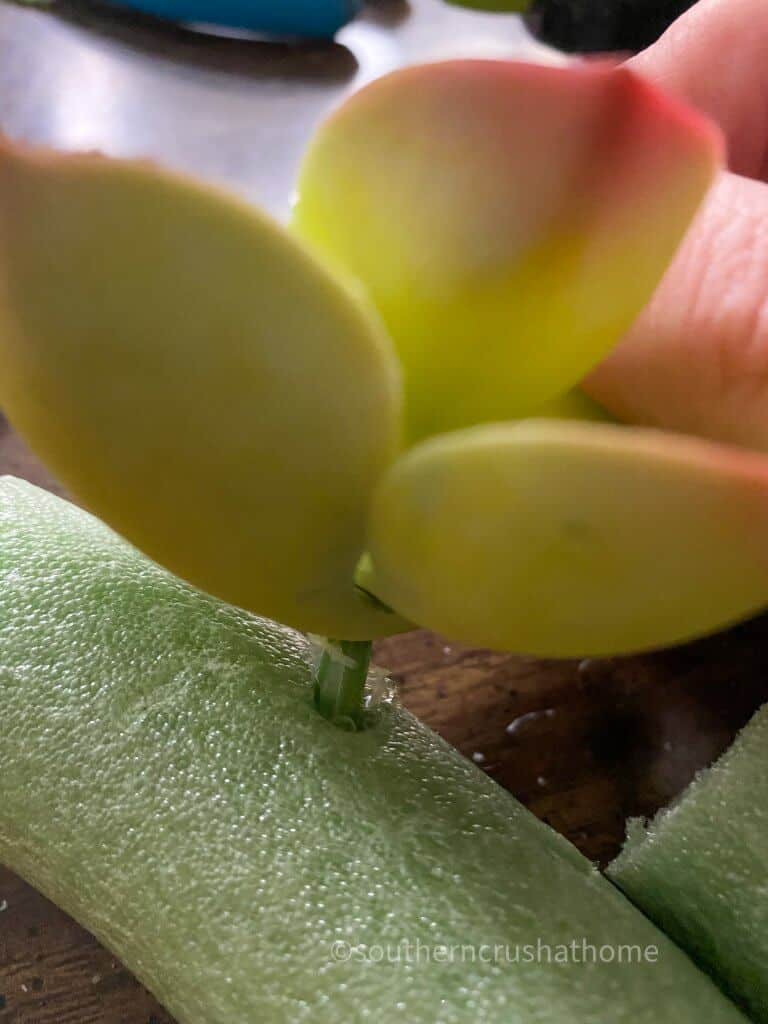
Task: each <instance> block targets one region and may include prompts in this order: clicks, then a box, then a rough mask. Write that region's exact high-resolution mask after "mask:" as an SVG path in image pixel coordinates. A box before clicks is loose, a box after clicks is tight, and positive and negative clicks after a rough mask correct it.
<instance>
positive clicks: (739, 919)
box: [609, 706, 768, 1021]
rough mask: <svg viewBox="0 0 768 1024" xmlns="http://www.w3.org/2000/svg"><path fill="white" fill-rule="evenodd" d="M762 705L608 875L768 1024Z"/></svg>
mask: <svg viewBox="0 0 768 1024" xmlns="http://www.w3.org/2000/svg"><path fill="white" fill-rule="evenodd" d="M767 809H768V706H766V707H764V708H763V709H762V710H761V711H759V712H758V713H757V714H756V715H755V717H754V718H753V719H752V721H751V722H750V724H749V725H748V726H747V728H746V729H744V731H743V732H742V734H741V736H740V737H739V738H738V740H737V741H736V743H735V744H734V746H733V747H732V748H731V749H730V750H729V751H728V752H727V753H726V754H725V755H724V756H723V757H722V758H721V759H720V761H718V762H717V764H715V766H714V767H713V768H712V769H711V770H710V771H708V772H704V773H702V774H701V775H700V776H699V777H698V778H697V779H696V780H695V781H694V782H693V784H692V785H691V786H690V787H689V789H688V790H687V792H686V793H685V794H684V795H683V796H682V798H681V799H680V800H679V801H677V803H676V804H674V805H673V806H672V807H671V808H670V809H669V810H666V811H663V812H662V813H661V814H660V815H659V816H658V817H657V818H656V819H655V820H654V821H652V822H651V823H650V824H649V825H648V827H647V828H646V827H644V826H643V824H642V822H632V823H631V824H630V829H629V835H628V839H627V844H626V846H625V848H624V850H623V852H622V854H621V855H620V857H619V858H618V859H617V860H616V861H614V863H613V865H612V866H611V868H610V872H609V873H610V875H611V877H612V878H613V879H614V880H615V881H616V882H617V883H618V884H619V885H620V886H621V887H622V888H623V889H624V890H625V892H627V893H628V894H629V896H631V898H632V899H633V900H634V901H635V902H636V903H637V904H638V905H639V906H640V907H641V908H642V909H643V910H644V911H645V912H646V913H647V914H648V915H649V916H650V917H651V918H653V920H655V921H656V922H657V923H658V924H659V925H661V926H662V927H663V928H664V929H665V930H666V931H667V932H668V933H669V934H670V935H672V936H673V937H674V938H676V939H677V940H678V941H679V942H680V944H681V945H682V946H684V947H685V948H686V949H688V950H689V951H690V953H691V954H692V955H694V956H695V957H696V958H698V959H699V960H700V961H701V962H702V963H703V964H704V965H705V966H706V967H707V968H708V969H709V970H710V971H711V972H712V974H713V975H714V976H715V977H717V978H718V979H719V981H720V982H721V983H722V985H723V986H724V987H725V988H726V989H727V990H728V991H730V992H731V994H732V995H733V996H734V997H735V998H736V999H738V1000H739V1001H741V1002H743V1003H744V1004H745V1005H746V1006H747V1008H748V1010H749V1011H750V1012H751V1014H752V1016H753V1018H754V1019H755V1020H757V1021H768V810H767Z"/></svg>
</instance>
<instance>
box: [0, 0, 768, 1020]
mask: <svg viewBox="0 0 768 1024" xmlns="http://www.w3.org/2000/svg"><path fill="white" fill-rule="evenodd" d="M56 10H57V12H58V13H57V14H55V15H54V14H51V13H44V12H41V11H33V10H29V9H21V8H17V7H12V6H8V5H5V4H2V3H1V2H0V127H2V128H3V130H5V131H6V132H8V133H9V134H11V135H14V136H19V137H23V138H27V139H30V140H32V141H36V142H44V143H48V144H53V145H56V146H59V147H62V148H92V147H98V148H100V149H105V150H107V151H109V152H111V153H115V154H119V155H125V154H128V155H146V154H150V155H152V156H154V157H156V158H158V159H160V160H162V161H164V162H166V163H170V164H175V165H178V166H182V167H184V168H186V169H187V170H191V171H194V172H196V173H198V174H201V175H204V176H206V177H211V178H216V179H218V180H221V181H223V182H225V183H226V184H228V185H229V186H231V187H233V188H235V189H237V190H239V191H240V192H241V193H243V194H245V195H246V196H248V197H249V198H251V199H254V200H257V201H259V202H260V203H262V204H263V205H265V206H267V207H268V208H269V209H271V210H272V211H273V212H275V213H277V214H278V215H282V214H284V213H285V211H286V209H287V206H288V202H289V198H290V183H291V180H292V177H293V173H294V169H295V165H296V161H297V160H298V157H299V154H300V152H301V149H302V146H303V145H304V142H305V140H306V138H307V136H308V134H309V132H310V131H311V129H312V126H313V125H314V124H315V122H316V121H317V119H318V118H319V117H320V116H322V114H323V113H324V112H325V111H326V110H327V109H328V108H329V107H330V106H331V105H332V104H333V103H335V102H336V101H337V100H338V99H339V97H340V96H341V95H343V94H344V93H345V92H346V91H347V90H348V89H350V88H352V87H355V86H357V85H359V84H361V83H362V82H364V81H366V80H367V79H369V78H371V77H374V76H375V75H378V74H380V73H382V72H384V71H386V70H387V69H388V68H390V67H394V66H396V65H397V64H399V63H403V62H405V61H408V60H413V59H414V58H416V57H419V56H426V55H433V54H435V53H446V52H450V53H455V52H465V53H466V52H488V51H489V49H491V50H493V51H494V52H498V51H503V52H516V51H519V50H520V49H521V48H525V47H527V46H530V43H529V42H527V41H526V36H525V33H524V31H523V28H522V26H521V24H520V23H519V22H518V21H517V19H514V18H498V17H497V18H494V17H492V16H487V15H476V14H473V13H470V12H466V11H460V10H457V9H454V8H449V7H447V6H443V5H441V3H440V0H413V2H412V3H411V4H410V5H409V4H408V3H407V2H405V0H374V3H373V5H372V6H371V7H370V8H369V10H368V13H367V15H366V17H365V18H363V19H362V20H361V21H359V22H358V23H356V24H355V25H353V26H351V27H349V28H348V29H346V30H345V31H344V32H343V33H342V35H341V37H340V40H339V42H338V43H337V44H335V45H333V46H328V47H317V46H312V47H305V48H289V47H285V46H275V45H268V44H265V43H254V42H245V41H243V40H204V39H202V38H200V37H197V36H194V35H191V34H187V33H182V32H180V31H176V30H168V29H163V28H160V27H158V26H157V25H154V24H152V23H151V22H149V21H146V20H142V21H139V22H134V21H129V20H127V19H125V18H121V17H118V16H116V15H113V14H106V13H104V11H103V10H100V9H99V8H98V7H97V6H95V5H94V4H92V3H86V2H80V0H77V2H76V3H66V4H60V5H58V7H57V8H56ZM0 473H14V474H16V475H18V476H23V477H26V478H27V479H30V480H32V481H33V482H35V483H39V484H41V485H43V486H48V487H51V488H53V489H56V486H55V483H54V482H53V481H52V480H51V479H50V477H49V476H48V475H47V474H46V472H45V470H44V469H43V468H42V467H41V466H40V465H39V464H38V463H37V462H36V461H35V460H34V459H33V458H32V456H30V455H29V453H28V452H27V451H26V450H25V449H24V447H23V445H22V444H21V443H20V442H19V440H18V439H17V438H16V437H15V435H14V434H13V432H12V431H11V429H10V428H9V427H8V425H7V424H6V423H5V422H4V421H3V420H2V418H1V417H0ZM767 641H768V619H762V620H756V621H754V622H751V623H748V624H746V625H743V626H741V627H739V628H737V629H735V630H733V631H731V632H730V633H727V634H723V635H720V636H716V637H713V638H710V639H707V640H704V641H702V642H700V643H697V644H694V645H691V646H689V647H686V648H683V649H679V650H675V651H668V652H664V653H661V654H658V655H654V656H645V657H640V658H628V659H615V660H611V661H597V662H584V663H581V664H577V663H571V662H542V661H536V660H532V659H523V658H517V657H513V656H511V655H506V654H492V653H489V652H487V651H480V650H467V649H465V648H461V647H457V646H455V645H453V644H451V643H450V642H449V641H447V640H445V639H443V638H440V637H436V636H433V635H431V634H427V633H415V634H412V635H409V636H404V637H400V638H396V639H392V640H388V641H386V642H383V643H381V644H379V646H378V650H377V660H378V661H379V663H380V664H382V665H385V666H387V667H388V668H389V669H390V670H391V671H392V673H393V675H394V677H395V678H396V680H397V681H398V682H399V684H400V690H401V694H402V698H403V700H404V702H405V703H406V704H407V705H408V706H409V707H410V708H411V709H412V710H413V711H414V712H415V713H416V714H418V715H419V716H420V717H421V718H422V719H423V720H424V721H426V722H427V723H429V724H430V725H431V726H432V727H433V728H435V729H436V730H437V731H438V732H440V733H441V734H442V735H443V736H445V737H446V738H447V739H448V740H449V741H450V742H452V743H454V744H455V745H456V746H457V747H458V748H459V749H460V750H461V751H463V752H464V753H465V754H466V755H467V756H468V757H473V758H474V759H475V761H476V762H477V763H478V765H479V766H480V767H481V768H482V770H484V771H486V772H488V774H489V775H491V776H492V777H493V778H495V779H496V780H497V781H498V782H499V783H500V784H501V785H503V786H506V787H508V788H509V789H510V790H511V791H512V792H513V793H515V795H516V796H517V797H518V798H519V799H520V800H522V801H523V802H524V803H525V804H527V805H528V806H529V807H530V808H531V809H532V810H533V812H534V813H535V814H537V815H539V816H540V817H541V818H543V819H545V820H546V821H548V822H550V823H551V824H552V825H553V826H554V827H555V828H556V829H558V830H559V831H561V832H563V833H564V834H565V835H567V836H568V837H569V838H570V839H571V840H572V841H573V842H574V843H576V845H577V846H579V847H580V848H581V849H582V850H583V851H584V852H585V853H586V854H587V855H588V856H590V857H592V858H595V859H597V860H600V861H605V860H607V859H609V858H610V857H611V856H612V855H613V854H614V853H615V851H616V850H617V848H618V845H619V843H620V842H621V839H622V836H623V831H624V821H625V819H626V818H627V817H628V816H630V815H649V814H651V813H653V812H654V811H655V810H656V809H657V808H658V807H659V806H661V805H662V804H663V803H665V802H667V801H668V800H669V799H670V798H672V797H673V796H675V795H676V794H677V793H678V792H679V791H680V790H681V789H682V788H683V787H684V786H685V784H686V783H687V782H688V781H689V780H690V778H691V777H692V775H693V774H694V772H695V771H696V770H697V769H698V768H700V767H702V766H704V765H706V764H708V763H709V762H711V760H712V759H713V758H714V757H715V756H716V755H717V754H719V753H720V752H721V751H722V750H723V749H724V748H725V747H726V745H727V744H728V743H729V742H730V740H731V739H732V737H733V735H734V734H735V732H736V731H737V729H738V728H739V727H740V726H741V725H742V724H743V723H744V722H745V721H746V720H747V718H748V717H749V716H750V714H751V713H752V711H753V710H754V709H755V708H757V707H758V706H759V705H760V704H761V703H762V702H763V701H765V700H766V699H768V642H767ZM0 1021H2V1022H7V1024H11V1022H13V1024H54V1022H55V1024H161V1022H162V1024H167V1022H169V1017H168V1016H167V1014H165V1013H164V1012H163V1010H162V1009H161V1008H160V1007H158V1006H157V1005H156V1004H155V1003H154V1001H153V1000H152V998H151V997H150V996H149V995H148V993H146V992H145V991H143V990H142V989H141V987H140V986H139V985H138V984H137V983H136V982H135V981H134V980H133V979H132V978H131V976H130V975H129V974H128V972H127V971H126V970H125V969H124V968H123V967H122V966H121V965H120V964H119V963H118V962H117V961H116V960H115V959H114V958H113V957H112V956H111V955H110V954H109V953H108V952H107V951H105V950H104V949H102V948H100V947H99V945H98V944H97V943H96V941H95V940H94V939H93V938H91V937H90V936H89V935H87V934H86V933H85V932H84V931H82V929H80V928H79V927H78V926H77V925H76V924H75V923H74V922H72V921H71V920H69V919H68V918H67V917H66V916H65V915H64V914H62V913H61V912H60V911H58V910H57V909H56V908H55V907H53V906H52V905H51V904H49V903H48V902H46V901H45V900H44V899H43V898H42V897H41V896H39V895H38V894H37V893H36V892H34V891H33V890H32V889H30V888H29V887H28V886H27V885H25V884H24V883H23V882H22V881H21V880H20V879H18V878H16V877H14V876H13V875H12V874H11V873H10V872H8V871H6V870H4V869H3V868H1V867H0Z"/></svg>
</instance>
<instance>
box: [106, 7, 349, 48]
mask: <svg viewBox="0 0 768 1024" xmlns="http://www.w3.org/2000/svg"><path fill="white" fill-rule="evenodd" d="M109 2H110V3H112V4H113V6H118V7H130V8H132V9H133V10H136V11H142V12H143V13H144V14H153V15H155V16H156V17H158V18H166V19H168V20H170V21H177V22H183V23H187V24H188V23H198V24H206V25H212V26H213V25H217V26H221V27H222V28H235V29H247V30H249V31H251V32H260V33H262V32H263V33H265V34H267V35H275V36H304V37H307V38H311V39H331V38H333V36H334V35H335V34H336V32H338V30H339V29H340V28H341V27H342V26H343V25H345V24H346V23H347V22H348V21H350V20H351V19H352V18H354V16H355V15H356V14H357V12H358V11H359V10H360V7H361V6H362V0H109Z"/></svg>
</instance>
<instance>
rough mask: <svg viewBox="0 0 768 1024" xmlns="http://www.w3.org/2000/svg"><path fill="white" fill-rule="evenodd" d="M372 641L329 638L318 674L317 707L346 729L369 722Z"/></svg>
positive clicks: (362, 725) (359, 726) (316, 683)
mask: <svg viewBox="0 0 768 1024" xmlns="http://www.w3.org/2000/svg"><path fill="white" fill-rule="evenodd" d="M371 651H372V645H371V643H370V641H368V640H329V641H328V643H327V644H326V645H325V647H324V649H323V653H322V655H321V657H320V663H319V664H318V666H317V674H316V676H315V706H316V707H317V710H318V711H319V712H320V714H321V715H322V716H323V717H324V718H327V719H328V720H329V721H331V722H334V723H335V724H336V725H339V726H341V727H343V728H346V729H350V728H354V729H362V728H364V725H365V721H364V719H365V714H364V711H365V683H366V680H367V678H368V667H369V665H370V663H371Z"/></svg>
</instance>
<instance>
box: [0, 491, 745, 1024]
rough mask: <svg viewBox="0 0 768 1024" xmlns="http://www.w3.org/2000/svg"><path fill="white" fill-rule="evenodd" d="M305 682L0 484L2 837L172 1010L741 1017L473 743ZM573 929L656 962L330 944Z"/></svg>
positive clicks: (222, 614)
mask: <svg viewBox="0 0 768 1024" xmlns="http://www.w3.org/2000/svg"><path fill="white" fill-rule="evenodd" d="M310 678H311V669H310V657H309V651H308V648H307V645H306V643H305V641H304V639H303V638H302V637H300V636H299V635H297V634H295V633H292V632H290V631H288V630H286V629H283V628H281V627H278V626H275V625H273V624H271V623H268V622H265V621H263V620H259V619H256V618H253V617H250V616H247V615H245V614H243V613H240V612H238V611H235V610H233V609H232V608H229V607H227V606H224V605H222V604H219V603H218V602H216V601H214V600H212V599H210V598H207V597H205V596H202V595H201V594H199V593H197V592H195V591H194V590H192V589H190V588H189V587H187V586H186V585H183V584H181V583H179V582H178V581H176V580H175V579H173V578H171V577H170V576H169V575H167V574H166V573H165V572H163V571H161V570H160V569H158V568H156V567H155V566H154V565H152V564H151V563H150V562H148V561H147V560H146V559H145V558H143V557H142V556H141V555H139V554H138V553H137V552H136V551H134V550H133V549H132V548H130V547H129V546H128V545H126V544H125V543H124V542H123V541H121V540H119V539H117V538H116V537H115V536H114V535H113V534H111V533H110V532H109V531H108V530H107V529H106V528H104V527H103V526H102V525H100V524H99V523H97V522H96V521H95V520H94V519H92V518H90V517H89V516H87V515H86V514H85V513H83V512H81V511H79V510H77V509H75V508H73V507H71V506H69V505H67V504H65V503H63V502H61V501H60V500H58V499H56V498H53V497H51V496H50V495H45V494H43V493H42V492H40V491H37V490H36V489H34V488H32V487H31V486H29V485H27V484H23V483H20V482H18V481H13V480H6V481H5V482H3V483H2V484H0V707H2V723H1V727H0V765H1V766H2V771H0V859H2V860H3V861H5V862H6V863H7V864H9V865H10V866H11V867H12V868H14V869H15V870H16V871H18V872H19V873H21V874H22V875H24V876H25V877H26V878H27V879H29V881H31V882H32V883H33V884H35V885H36V886H38V887H39V888H40V889H41V890H42V891H43V892H44V893H46V894H47V895H48V896H49V897H51V898H52V899H54V900H55V901H56V902H58V903H59V904H60V905H61V906H62V907H64V908H65V909H66V910H68V911H69V912H70V913H71V914H73V915H74V916H75V917H76V918H78V919H79V920H80V921H81V922H82V923H83V924H85V925H86V926H87V927H89V928H90V929H92V930H93V931H94V932H95V933H96V934H97V935H98V936H99V937H100V938H101V939H102V940H103V941H104V942H105V943H106V944H107V945H109V946H110V947H111V948H112V949H113V950H114V952H115V953H116V954H118V955H119V956H120V957H121V958H123V959H124V961H125V962H126V964H127V965H128V966H129V967H130V968H131V969H132V970H133V971H135V972H136V973H137V975H138V976H139V977H140V978H141V979H142V980H143V981H144V982H145V983H146V984H147V985H148V986H149V987H150V988H151V989H152V990H153V991H154V992H155V993H156V994H157V995H158V997H159V998H160V999H161V1000H162V1001H164V1002H165V1004H166V1005H167V1006H168V1008H169V1009H170V1010H171V1012H172V1013H174V1014H175V1015H176V1016H177V1018H178V1019H179V1021H180V1022H181V1024H246V1022H247V1024H253V1022H256V1021H265V1022H269V1024H282V1022H285V1024H289V1022H290V1024H295V1022H301V1021H309V1020H311V1021H313V1022H323V1021H329V1022H330V1021H333V1022H335V1024H336V1022H340V1021H343V1022H345V1024H346V1022H352V1024H354V1022H357V1021H363V1020H365V1019H371V1020H375V1021H377V1022H385V1024H386V1022H389V1021H399V1020H402V1021H407V1022H408V1024H418V1022H423V1024H437V1022H440V1024H453V1022H459V1021H462V1022H467V1024H469V1022H473V1024H474V1022H481V1024H484V1022H497V1021H498V1022H504V1024H543V1022H558V1024H560V1022H568V1024H597V1022H600V1024H624V1022H627V1024H629V1022H632V1024H646V1022H647V1024H651V1022H653V1024H659V1022H661V1021H668V1022H670V1024H673V1022H674V1024H685V1022H694V1021H695V1022H697V1024H698V1022H700V1021H704V1020H706V1021H707V1022H708V1024H736V1022H738V1021H743V1018H742V1016H741V1014H740V1013H739V1011H738V1010H736V1009H735V1007H733V1006H732V1004H730V1003H729V1002H728V1001H727V1000H726V999H725V998H724V997H723V996H721V995H720V993H719V992H718V991H717V990H716V988H715V987H714V985H713V984H712V983H711V982H710V981H709V980H708V979H707V978H706V977H705V975H704V974H703V973H701V972H699V970H698V969H697V968H695V967H694V966H693V965H692V963H691V962H690V961H689V960H688V959H687V958H686V957H685V955H684V954H682V953H681V952H680V951H679V950H678V949H677V948H676V947H675V946H674V945H673V944H672V943H671V942H670V941H669V940H667V939H666V938H664V937H663V936H662V935H661V934H660V933H659V932H658V931H657V930H656V929H655V927H654V926H653V925H651V924H650V923H649V922H648V921H647V920H646V919H645V918H644V917H643V916H642V915H641V914H640V913H639V912H638V911H636V910H635V909H634V908H633V907H632V906H631V905H630V904H629V903H628V901H626V900H625V898H624V897H623V896H622V895H621V894H620V893H619V892H618V891H617V890H616V889H615V888H614V887H613V886H611V885H610V884H609V883H607V882H606V881H605V880H604V879H602V878H601V877H600V876H599V874H598V873H597V871H596V870H595V869H594V868H593V867H592V866H591V865H590V864H589V863H588V862H587V861H586V860H584V859H583V858H582V857H581V856H580V855H579V854H578V853H577V852H576V851H575V850H574V849H573V848H572V847H570V846H569V845H568V844H567V843H566V842H565V840H563V839H562V838H560V837H558V836H557V835H556V834H555V833H554V832H552V831H551V830H550V829H548V828H547V827H546V826H545V825H543V824H542V823H540V822H538V821H537V820H536V819H535V818H533V817H532V816H531V815H530V814H529V813H528V812H526V811H525V810H524V809H523V808H522V807H520V806H519V805H518V804H517V803H516V802H515V801H514V800H513V799H512V798H511V797H510V796H509V794H507V793H505V792H503V791H502V790H501V789H499V788H498V787H497V786H496V785H495V784H494V783H493V782H492V781H491V780H489V779H488V778H486V777H485V776H484V775H483V774H482V773H481V772H480V771H478V770H477V769H476V768H475V767H474V766H473V765H471V764H469V763H468V762H466V761H464V760H463V759H462V758H460V757H459V755H458V754H457V753H456V752H454V751H453V750H452V749H450V748H449V747H448V746H446V745H445V744H444V743H443V742H442V741H441V740H439V739H438V738H437V737H436V736H434V735H433V734H432V733H431V732H429V731H428V730H427V729H425V728H424V727H423V726H421V725H420V724H419V723H418V722H416V721H415V720H414V719H413V718H412V717H411V716H409V715H408V714H407V713H405V712H404V711H401V710H399V709H398V708H397V707H396V706H393V705H384V706H383V707H382V709H381V713H380V720H379V722H378V724H377V725H376V727H375V728H372V729H371V730H369V731H368V732H365V733H359V734H354V733H345V732H342V731H340V730H338V729H336V728H335V727H334V726H332V725H330V724H329V723H327V722H326V721H324V720H323V719H322V718H321V717H320V716H319V715H318V714H317V713H316V712H315V710H314V708H313V707H312V703H311V685H310ZM582 939H586V940H588V941H589V942H590V943H594V944H596V945H597V946H600V945H603V944H612V945H616V944H619V943H622V944H637V945H639V946H643V947H646V946H649V945H656V946H658V949H659V955H658V962H657V963H648V962H645V963H642V964H637V963H635V964H632V965H626V964H623V965H617V964H616V963H614V964H599V963H598V964H594V963H593V964H588V965H584V964H575V963H570V964H566V965H561V964H548V963H546V962H545V958H544V957H542V961H543V962H533V963H525V962H521V963H518V964H511V963H507V962H504V961H503V960H502V962H499V963H484V962H479V958H478V962H475V963H471V962H465V963H458V962H454V963H448V964H446V963H438V962H435V961H434V959H433V960H432V961H431V962H426V961H425V960H424V955H423V954H422V962H421V963H419V964H416V963H409V962H406V957H405V956H402V957H401V961H400V963H391V962H387V959H385V961H384V962H383V963H360V962H357V959H356V958H353V959H352V960H351V961H350V962H347V963H341V962H333V960H332V956H331V951H332V944H333V943H334V942H335V941H342V942H347V943H351V944H353V945H358V944H360V945H362V944H367V945H369V946H371V945H380V946H384V947H385V946H386V945H387V944H391V945H392V947H393V949H395V950H396V949H397V948H399V944H400V943H401V942H402V940H408V941H409V942H410V943H412V944H415V943H417V942H420V943H422V944H423V946H424V947H427V948H429V949H432V948H434V947H435V945H439V944H448V945H454V944H457V943H458V944H462V945H469V944H475V946H476V947H477V948H480V947H481V946H483V945H485V944H503V945H509V946H510V948H512V946H513V944H516V943H526V944H528V943H534V944H535V943H536V942H537V941H541V942H542V943H549V944H553V945H554V944H561V943H570V942H572V941H574V940H576V941H579V942H580V941H581V940H582ZM391 959H394V957H392V958H391ZM465 959H467V958H466V957H465Z"/></svg>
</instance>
